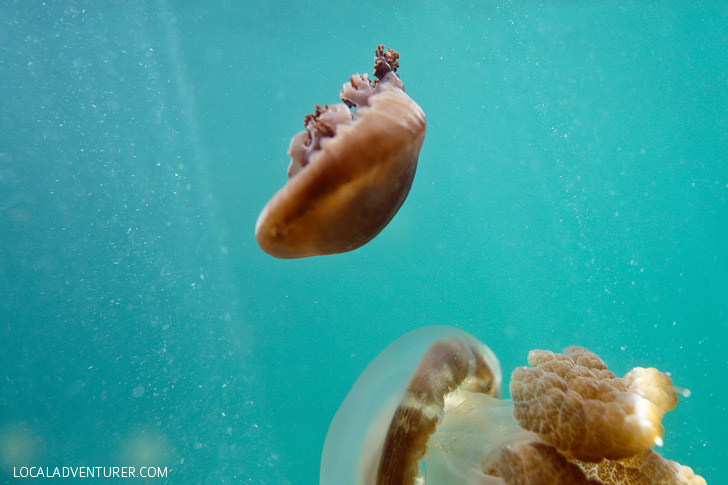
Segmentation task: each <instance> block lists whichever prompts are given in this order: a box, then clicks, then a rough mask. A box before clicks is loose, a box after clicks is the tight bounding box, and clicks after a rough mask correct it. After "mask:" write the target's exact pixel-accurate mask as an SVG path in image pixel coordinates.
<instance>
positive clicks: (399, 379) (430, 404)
mask: <svg viewBox="0 0 728 485" xmlns="http://www.w3.org/2000/svg"><path fill="white" fill-rule="evenodd" d="M500 384H501V373H500V364H499V362H498V359H497V358H496V357H495V355H494V354H493V352H492V351H491V350H490V349H489V348H488V347H487V346H485V345H484V344H482V343H481V342H479V341H478V340H477V339H475V338H474V337H472V336H471V335H469V334H467V333H466V332H463V331H461V330H458V329H456V328H453V327H447V326H430V327H424V328H421V329H418V330H415V331H413V332H410V333H409V334H407V335H405V336H404V337H402V338H400V339H398V340H396V341H395V342H393V343H392V344H390V345H389V346H388V347H387V348H386V349H385V350H384V351H382V353H381V354H379V355H378V356H377V357H376V358H375V359H374V360H373V361H372V362H371V363H370V364H369V365H368V366H367V368H366V369H365V370H364V372H363V373H362V374H361V376H360V377H359V378H358V379H357V381H356V383H355V384H354V386H353V387H352V389H351V391H349V394H348V395H347V396H346V398H345V399H344V402H343V403H342V405H341V407H340V408H339V410H338V411H337V413H336V415H335V416H334V419H333V420H332V422H331V426H330V427H329V432H328V434H327V436H326V441H325V443H324V450H323V454H322V458H321V472H320V479H319V483H320V485H335V484H342V483H346V484H352V485H365V484H366V485H369V484H372V485H374V484H377V485H379V484H400V483H401V484H405V483H415V480H423V479H424V474H426V476H427V483H428V484H430V483H465V484H467V483H485V482H482V481H474V480H482V479H483V478H484V477H485V475H484V474H483V473H482V472H481V471H480V464H479V463H478V462H479V460H480V457H481V456H482V455H487V454H489V453H490V454H493V453H494V450H496V448H497V451H499V450H500V448H501V447H502V446H504V445H505V443H503V444H502V445H497V446H496V445H493V444H494V443H496V442H498V437H495V436H494V437H493V439H491V440H488V439H486V440H482V445H483V446H482V447H480V449H479V450H478V451H477V452H475V453H473V452H472V450H473V446H472V440H471V438H472V436H471V435H472V434H473V433H475V434H478V435H479V436H481V437H482V436H487V435H488V433H489V429H496V428H497V427H496V426H493V425H492V423H494V422H500V421H501V420H503V423H502V424H501V425H500V426H501V428H502V427H506V428H509V429H512V430H513V433H507V432H503V430H502V429H501V428H498V430H499V431H498V432H499V434H502V435H504V436H509V439H510V437H511V436H516V435H517V436H521V435H522V434H524V433H526V432H525V431H523V430H521V429H520V428H518V426H517V424H516V423H515V420H514V419H513V417H512V416H511V408H510V407H509V406H508V405H505V406H504V405H503V403H504V402H505V401H502V400H500V399H497V397H499V396H500ZM453 409H458V410H460V411H461V412H457V411H455V412H452V410H453ZM466 409H471V410H473V409H475V412H474V413H467V412H464V411H465V410H466ZM482 423H489V424H488V425H487V429H486V428H484V427H483V426H482ZM436 429H437V432H438V433H440V434H439V435H438V436H437V437H436V438H434V441H433V439H432V437H433V435H434V434H435V431H436ZM449 433H451V434H454V435H456V438H462V439H460V441H459V442H457V439H456V440H449V439H447V438H446V436H447V435H448V434H449ZM428 442H429V444H428ZM457 447H461V448H463V449H462V450H461V452H456V453H455V454H453V453H451V451H452V450H453V449H454V448H457ZM495 454H496V455H497V453H495ZM422 465H424V466H425V467H426V470H421V469H420V468H421V466H422ZM440 476H441V479H442V480H451V479H453V477H458V479H463V478H464V477H470V478H467V480H468V481H460V482H452V481H451V482H448V481H441V479H440V478H438V477H440ZM470 480H473V481H470ZM417 483H420V482H417ZM422 483H424V482H422ZM494 483H497V482H494Z"/></svg>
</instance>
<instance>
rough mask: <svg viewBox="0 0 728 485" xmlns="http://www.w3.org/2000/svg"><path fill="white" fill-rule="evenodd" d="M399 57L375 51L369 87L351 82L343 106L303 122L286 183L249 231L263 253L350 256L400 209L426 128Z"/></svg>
mask: <svg viewBox="0 0 728 485" xmlns="http://www.w3.org/2000/svg"><path fill="white" fill-rule="evenodd" d="M398 58H399V54H398V53H397V52H395V51H393V50H391V49H385V48H384V46H382V45H380V46H378V47H377V50H376V53H375V64H374V76H375V78H376V79H375V80H374V81H371V80H370V79H369V78H368V76H367V75H366V74H363V75H362V74H355V75H353V76H351V78H350V80H349V82H347V83H346V84H344V86H343V89H342V90H341V92H340V93H339V97H340V98H341V101H342V103H340V104H334V105H332V106H328V105H325V106H316V111H315V112H314V113H313V114H309V115H307V116H306V117H305V119H304V126H305V129H304V130H303V131H301V132H300V133H298V134H297V135H295V136H294V137H293V138H292V139H291V144H290V147H289V149H288V155H289V156H290V157H291V164H290V166H289V167H288V177H289V180H288V182H287V183H286V184H285V185H284V186H283V188H281V189H280V190H279V191H278V193H276V194H275V196H273V198H272V199H271V200H270V201H269V202H268V204H267V205H266V206H265V207H264V208H263V210H262V212H261V213H260V216H259V217H258V221H257V223H256V226H255V237H256V239H257V241H258V245H259V246H260V247H261V248H262V249H263V250H264V251H265V252H267V253H268V254H270V255H272V256H275V257H277V258H304V257H308V256H319V255H326V254H336V253H343V252H347V251H352V250H354V249H356V248H358V247H361V246H363V245H364V244H366V243H367V242H369V241H370V240H371V239H372V238H374V237H375V236H376V235H377V234H379V233H380V232H381V230H382V229H384V227H385V226H386V225H387V224H388V223H389V222H390V221H391V220H392V218H393V217H394V215H395V214H396V213H397V211H398V210H399V208H400V207H401V206H402V204H403V203H404V200H405V198H406V197H407V194H408V193H409V190H410V187H411V186H412V180H413V179H414V175H415V170H416V168H417V159H418V157H419V153H420V148H421V147H422V143H423V141H424V139H425V128H426V122H425V114H424V113H423V112H422V109H421V108H420V107H419V106H418V105H417V103H415V102H414V101H413V100H412V99H411V98H410V97H409V96H407V94H405V92H404V85H403V84H402V81H401V80H400V78H399V75H398V74H397V68H398V67H399V62H398ZM350 108H353V112H352V111H351V110H350Z"/></svg>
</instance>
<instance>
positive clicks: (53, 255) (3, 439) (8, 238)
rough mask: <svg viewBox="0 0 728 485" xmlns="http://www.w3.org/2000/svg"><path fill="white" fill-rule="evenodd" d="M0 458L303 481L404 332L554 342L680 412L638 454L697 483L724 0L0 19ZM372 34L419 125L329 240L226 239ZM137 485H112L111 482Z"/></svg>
mask: <svg viewBox="0 0 728 485" xmlns="http://www.w3.org/2000/svg"><path fill="white" fill-rule="evenodd" d="M0 25H2V28H0V99H2V100H3V101H2V102H1V103H0V141H1V142H0V234H1V236H0V295H2V296H1V297H0V322H1V324H0V346H1V349H2V352H1V353H0V459H1V461H0V465H1V470H0V473H2V474H3V475H2V480H3V481H9V482H14V481H15V480H14V479H13V478H12V475H13V466H20V465H30V464H33V465H37V466H51V467H53V466H59V467H62V466H79V465H82V466H131V465H135V466H141V465H143V464H151V465H153V466H161V467H165V466H166V467H168V468H169V470H168V476H167V478H166V479H164V478H161V479H155V480H150V482H151V483H163V482H168V483H205V482H207V483H211V482H219V483H240V482H243V483H255V484H262V483H270V484H281V483H295V484H297V483H316V482H317V479H318V464H319V459H320V452H321V448H322V446H323V441H324V438H325V435H326V431H327V427H328V423H329V421H330V420H331V418H332V417H333V414H334V413H335V411H336V409H337V407H338V405H339V403H340V402H341V400H342V399H343V397H344V396H345V394H346V392H347V391H348V389H349V387H350V385H351V384H352V383H353V382H354V380H355V379H356V377H357V376H358V374H359V373H360V372H361V371H362V370H363V368H364V366H365V365H366V364H367V363H368V362H369V361H370V360H371V359H372V358H373V357H374V356H375V355H376V354H377V353H378V352H379V351H380V350H381V349H382V348H384V347H385V346H386V345H387V344H388V343H389V342H391V341H392V340H394V339H395V338H397V337H399V336H401V335H402V334H404V333H406V332H407V331H409V330H412V329H415V328H418V327H421V326H424V325H428V324H448V325H454V326H457V327H459V328H461V329H463V330H465V331H467V332H470V333H471V334H473V335H475V336H476V337H478V338H480V339H481V340H483V341H484V342H486V343H487V344H488V345H490V346H491V348H493V350H494V351H495V353H496V354H497V355H498V356H499V358H500V360H501V365H502V367H503V368H504V370H505V372H506V373H508V372H509V371H510V369H512V368H513V367H515V366H517V365H523V364H524V363H525V359H526V354H527V352H528V350H530V349H532V348H546V349H551V350H561V349H563V348H564V347H566V346H568V345H583V346H586V347H588V348H590V349H591V350H594V351H595V352H597V353H598V354H599V355H600V356H601V357H602V358H603V359H604V360H605V361H606V362H607V363H608V364H609V365H610V367H611V368H612V369H613V370H614V371H615V372H616V373H618V374H622V373H624V372H625V371H626V370H628V369H629V368H631V367H633V366H635V365H642V366H656V367H658V368H660V369H661V370H664V371H668V372H670V373H671V374H672V376H673V379H674V381H675V382H676V384H678V385H680V386H684V387H689V388H690V390H691V391H692V396H691V397H690V398H688V399H681V402H680V404H679V405H678V407H677V408H676V409H675V410H674V411H672V412H671V413H669V414H668V415H667V416H666V418H665V421H664V424H665V427H666V435H665V446H664V447H663V448H662V450H660V451H661V453H662V454H663V455H664V456H666V457H669V458H671V459H675V460H677V461H680V462H682V463H684V464H688V465H690V466H692V467H693V468H694V469H695V470H696V471H697V472H699V473H700V474H702V475H703V476H704V477H705V478H706V479H707V480H708V482H709V483H721V482H722V480H724V479H725V477H726V468H725V462H726V459H728V452H727V451H726V450H728V439H726V434H727V432H728V424H727V422H726V420H725V419H724V416H725V415H726V412H727V406H726V402H728V386H726V385H725V384H726V378H725V371H726V369H727V364H728V361H727V360H726V352H725V345H726V339H727V338H728V296H727V295H728V245H727V244H726V240H728V229H727V227H728V202H727V200H726V199H727V197H728V160H727V159H726V153H728V122H727V120H728V116H727V114H728V113H727V108H728V94H727V93H728V89H726V88H727V87H728V86H727V85H726V79H728V65H727V64H728V61H726V59H727V58H728V57H727V56H726V52H727V49H728V8H727V7H726V4H725V2H719V1H715V2H700V4H699V5H694V4H693V2H659V3H654V4H647V3H645V2H606V1H604V2H589V3H588V4H584V3H582V4H580V3H577V2H554V3H550V4H542V3H539V2H481V3H468V2H425V3H424V4H422V2H399V3H396V4H393V3H391V2H369V3H366V2H352V3H350V4H348V5H338V3H336V4H335V3H334V2H331V3H325V2H313V3H311V4H304V3H303V2H290V3H272V2H271V3H266V2H256V3H253V2H246V1H244V2H234V1H232V0H228V1H219V2H175V1H157V2H133V1H132V2H118V3H117V4H115V5H113V6H112V5H111V4H110V3H108V2H80V1H79V2H46V3H35V2H34V3H32V4H31V3H27V2H22V1H16V2H5V3H4V4H3V5H2V7H0ZM378 43H385V44H387V46H389V47H392V48H394V49H396V50H398V51H399V52H400V54H401V58H400V64H401V68H400V74H401V77H402V80H403V81H404V83H405V86H406V87H407V93H408V94H409V95H410V96H411V97H412V98H413V99H414V100H416V101H417V102H418V103H419V104H420V106H421V107H422V108H423V110H424V111H425V113H426V114H427V117H428V132H427V137H426V140H425V144H424V147H423V149H422V152H421V156H420V164H419V168H418V172H417V176H416V178H415V181H414V184H413V187H412V191H411V193H410V196H409V198H408V199H407V201H406V202H405V204H404V206H403V207H402V209H401V211H400V212H399V214H398V215H397V216H396V217H395V219H394V220H393V222H392V223H391V224H390V225H389V226H388V227H387V228H386V229H385V230H384V231H383V232H382V234H381V235H380V236H379V237H378V238H376V239H375V240H374V241H373V242H372V243H370V244H368V245H367V246H365V247H363V248H361V249H359V250H357V251H354V252H352V253H349V254H344V255H338V256H330V257H320V258H311V259H306V260H293V261H279V260H275V259H273V258H271V257H269V256H267V255H266V254H264V253H263V252H261V251H260V250H259V249H258V247H257V245H256V243H255V240H254V237H253V227H254V224H255V220H256V217H257V215H258V212H259V211H260V209H261V208H262V207H263V205H264V204H265V202H266V201H267V200H268V198H269V197H270V196H271V195H272V194H273V193H274V192H275V191H276V190H277V189H278V188H279V187H280V186H281V185H282V184H283V183H284V181H285V170H286V166H287V164H288V160H287V157H286V149H287V148H288V141H289V139H290V137H291V136H292V135H293V134H294V133H295V132H297V131H298V130H300V129H301V126H302V120H303V116H304V114H306V113H308V112H310V111H311V110H312V107H313V105H314V104H323V103H333V102H336V101H337V94H338V90H339V89H340V87H341V85H342V84H343V83H344V82H345V81H346V80H347V79H348V77H349V76H350V75H351V74H353V73H355V72H365V71H370V70H371V64H372V56H373V51H374V48H375V46H376V44H378ZM137 481H139V482H141V483H143V482H144V480H137Z"/></svg>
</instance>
